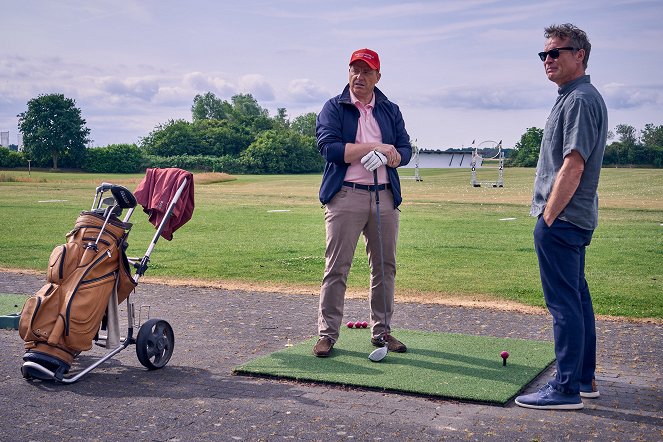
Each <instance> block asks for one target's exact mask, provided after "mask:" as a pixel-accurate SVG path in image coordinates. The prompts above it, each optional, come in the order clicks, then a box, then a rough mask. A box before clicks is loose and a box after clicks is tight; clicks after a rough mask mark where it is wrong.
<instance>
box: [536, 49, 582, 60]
mask: <svg viewBox="0 0 663 442" xmlns="http://www.w3.org/2000/svg"><path fill="white" fill-rule="evenodd" d="M577 50H578V48H572V47H571V46H567V47H565V48H555V49H551V50H549V51H548V52H539V58H540V59H541V61H546V57H547V56H548V55H550V58H552V59H553V60H557V59H558V58H559V51H577Z"/></svg>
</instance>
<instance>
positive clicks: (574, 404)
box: [516, 384, 585, 410]
mask: <svg viewBox="0 0 663 442" xmlns="http://www.w3.org/2000/svg"><path fill="white" fill-rule="evenodd" d="M516 405H520V406H521V407H525V408H537V409H540V410H580V409H581V408H582V407H584V406H585V405H584V404H583V403H582V399H580V395H579V394H565V393H562V392H560V391H557V390H555V389H554V388H553V386H552V385H550V384H546V385H544V386H543V387H541V389H540V390H539V391H537V392H536V393H532V394H526V395H523V396H518V397H517V398H516Z"/></svg>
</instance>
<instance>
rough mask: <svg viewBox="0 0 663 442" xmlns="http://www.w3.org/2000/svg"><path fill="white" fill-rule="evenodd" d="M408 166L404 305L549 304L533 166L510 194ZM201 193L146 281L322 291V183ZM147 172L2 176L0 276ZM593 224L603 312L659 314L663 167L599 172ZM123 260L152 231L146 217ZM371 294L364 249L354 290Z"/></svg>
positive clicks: (284, 182) (513, 177) (47, 248)
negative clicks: (113, 188) (114, 187)
mask: <svg viewBox="0 0 663 442" xmlns="http://www.w3.org/2000/svg"><path fill="white" fill-rule="evenodd" d="M413 174H414V170H413V169H403V170H401V176H402V177H404V179H403V180H402V183H403V194H404V203H403V205H402V206H401V211H402V213H401V230H400V235H399V249H398V255H399V256H398V266H399V267H398V274H397V297H398V298H399V299H401V300H417V301H424V302H436V301H440V300H443V299H446V300H449V299H451V300H456V299H463V300H478V301H515V302H518V303H521V304H525V305H531V306H543V299H542V293H541V288H540V281H539V275H538V266H537V261H536V256H535V254H534V248H533V243H532V230H533V227H534V219H532V218H530V217H529V203H530V200H531V191H532V184H533V179H534V169H521V168H513V169H512V168H508V169H506V170H505V173H504V176H505V187H504V188H486V187H479V188H474V187H471V186H470V184H469V182H470V172H469V170H455V169H423V170H421V175H422V177H423V180H424V181H421V182H416V181H414V180H412V179H405V177H412V176H413ZM235 178H236V179H235V180H231V181H224V182H212V183H204V182H203V181H202V180H201V181H199V182H197V184H196V188H195V191H196V196H195V198H196V209H195V212H194V216H193V219H192V220H191V221H190V222H189V223H188V224H187V225H185V226H184V227H182V228H181V229H180V230H178V231H177V232H175V234H174V236H175V237H174V239H173V241H171V242H168V241H165V240H163V239H161V240H160V241H159V243H158V245H157V247H156V248H155V250H154V253H153V254H152V260H151V267H150V269H149V270H148V273H147V274H146V276H149V277H160V278H177V279H200V280H205V281H210V282H222V283H224V284H232V283H237V284H246V285H249V284H251V285H254V286H272V287H273V286H281V287H290V288H293V289H294V288H297V289H298V290H305V291H309V292H310V293H317V292H318V290H319V284H320V279H321V277H322V271H323V267H324V242H325V240H324V236H325V233H324V220H323V209H322V208H321V207H320V202H319V201H318V198H317V192H318V186H319V184H320V176H319V175H285V176H274V175H264V176H255V175H245V176H237V177H235ZM141 179H142V175H112V174H103V175H101V174H99V175H95V174H75V173H47V172H34V171H33V172H32V173H31V176H30V177H28V173H27V171H6V172H0V212H1V213H2V216H0V267H5V268H15V269H34V270H39V271H44V270H45V268H46V265H47V262H48V257H49V255H50V253H51V250H52V249H53V247H54V246H55V245H57V244H60V243H62V242H64V241H65V234H66V233H67V232H68V231H69V230H70V229H71V227H72V226H73V223H74V221H75V219H76V216H77V215H78V213H79V212H80V211H81V210H87V209H89V208H90V205H91V203H92V199H93V197H94V190H95V187H96V186H97V185H99V184H100V183H101V182H103V181H108V182H113V183H117V184H123V185H125V186H127V187H128V188H129V189H131V190H133V189H135V187H136V185H137V184H138V182H139V181H140V180H141ZM599 196H600V207H601V209H600V214H599V227H598V229H597V230H596V232H595V233H594V238H593V241H592V245H591V246H590V247H589V248H588V251H587V268H586V271H587V279H588V281H589V284H590V288H591V290H592V297H593V299H594V305H595V309H596V312H597V313H598V314H603V315H614V316H626V317H634V318H659V319H660V318H663V296H661V294H662V293H663V264H662V263H663V170H660V169H659V170H654V169H604V170H603V172H602V178H601V184H600V188H599ZM131 221H132V222H133V223H134V228H133V230H132V232H131V235H130V238H129V243H130V247H129V255H131V256H141V255H142V254H143V253H144V252H145V250H146V248H147V246H148V244H149V242H150V240H151V238H152V236H153V234H154V228H153V226H151V225H150V224H149V223H148V222H147V217H146V216H145V215H144V214H143V213H142V211H141V210H140V209H139V210H137V211H136V213H134V216H133V217H132V220H131ZM367 287H368V269H367V260H366V256H365V253H364V251H363V242H362V241H360V244H359V245H358V248H357V254H356V257H355V262H354V264H353V269H352V272H351V274H350V278H349V290H350V291H351V292H353V293H357V294H360V293H363V292H365V291H366V290H367Z"/></svg>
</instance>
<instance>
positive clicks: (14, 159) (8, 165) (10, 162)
mask: <svg viewBox="0 0 663 442" xmlns="http://www.w3.org/2000/svg"><path fill="white" fill-rule="evenodd" d="M32 165H33V166H34V163H32ZM0 167H2V168H3V169H13V168H16V167H28V160H27V158H25V155H23V152H14V151H13V150H9V149H5V148H4V147H0Z"/></svg>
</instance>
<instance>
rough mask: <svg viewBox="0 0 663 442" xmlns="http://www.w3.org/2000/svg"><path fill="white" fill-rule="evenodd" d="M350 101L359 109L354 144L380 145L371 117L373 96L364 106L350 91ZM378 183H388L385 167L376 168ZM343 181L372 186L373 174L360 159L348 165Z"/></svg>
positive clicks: (377, 132)
mask: <svg viewBox="0 0 663 442" xmlns="http://www.w3.org/2000/svg"><path fill="white" fill-rule="evenodd" d="M350 99H351V100H352V102H353V103H354V104H355V106H356V107H357V109H359V124H358V125H357V136H356V138H355V143H357V144H362V143H376V142H377V143H382V132H381V131H380V126H378V122H377V121H376V120H375V118H374V117H373V107H374V106H375V94H373V98H371V102H370V103H368V104H367V105H366V106H364V104H363V103H362V102H361V101H359V100H358V99H357V97H355V95H354V94H353V93H352V91H350ZM377 170H378V183H380V184H384V183H388V182H389V178H388V177H387V167H386V166H380V167H378V169H377ZM345 181H350V182H352V183H358V184H374V182H373V172H369V171H368V170H366V169H365V168H364V166H363V165H362V164H361V158H360V159H358V160H357V161H353V162H352V163H350V166H349V167H348V170H347V171H346V172H345Z"/></svg>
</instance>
